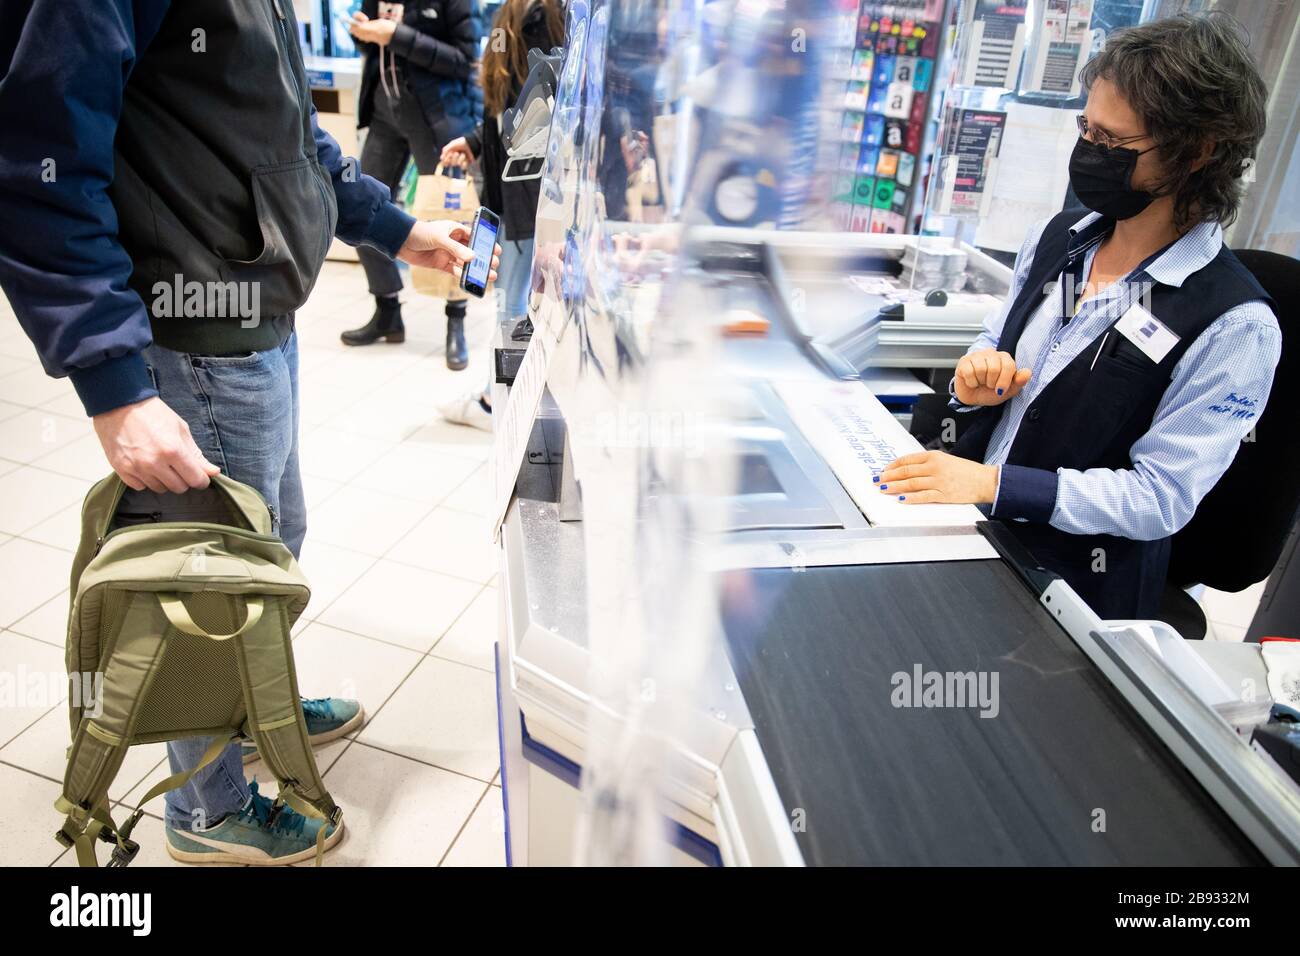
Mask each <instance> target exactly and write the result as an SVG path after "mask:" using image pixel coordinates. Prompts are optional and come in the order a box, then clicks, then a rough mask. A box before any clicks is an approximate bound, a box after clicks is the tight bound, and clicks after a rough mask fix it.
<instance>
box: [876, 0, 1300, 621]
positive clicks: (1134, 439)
mask: <svg viewBox="0 0 1300 956" xmlns="http://www.w3.org/2000/svg"><path fill="white" fill-rule="evenodd" d="M1083 82H1084V85H1085V87H1086V88H1087V90H1088V103H1087V108H1086V109H1085V110H1084V112H1083V114H1082V115H1081V116H1080V117H1079V134H1080V138H1079V141H1078V143H1077V144H1076V145H1075V147H1074V152H1073V154H1072V156H1071V158H1070V183H1071V186H1072V188H1073V190H1074V194H1075V196H1077V197H1078V199H1079V201H1080V202H1081V203H1082V204H1083V205H1084V206H1086V207H1087V208H1088V209H1089V210H1091V212H1087V214H1086V215H1084V214H1081V213H1083V212H1084V211H1083V210H1079V209H1074V210H1069V211H1067V212H1065V213H1061V214H1059V215H1057V216H1056V217H1055V218H1053V219H1051V220H1049V221H1048V222H1046V223H1043V224H1041V225H1039V226H1037V227H1035V228H1034V229H1033V230H1032V231H1031V233H1030V235H1029V237H1028V238H1027V240H1026V242H1025V244H1024V246H1023V247H1022V248H1021V250H1020V254H1019V256H1018V257H1017V259H1016V265H1015V278H1014V280H1013V283H1012V288H1011V292H1010V294H1009V295H1008V299H1007V304H1006V305H1005V306H1004V308H1003V309H1002V310H1001V311H1000V312H999V313H997V314H995V315H993V316H991V317H990V319H989V320H988V321H987V322H986V323H985V326H984V329H983V332H982V334H981V335H980V337H979V338H978V339H977V340H976V342H975V344H974V345H973V346H972V347H971V349H970V351H969V352H967V354H966V355H965V356H964V357H963V358H962V360H961V362H960V363H959V364H958V366H957V371H956V375H955V376H954V378H953V380H952V383H951V385H950V390H951V392H952V406H953V408H954V409H956V411H957V412H958V414H960V415H963V416H969V421H966V422H964V423H963V424H964V425H965V426H966V427H965V429H964V431H963V432H962V434H961V437H960V438H959V439H958V441H957V444H956V446H955V447H954V448H953V453H952V454H945V453H943V452H922V453H919V454H914V455H905V456H903V457H902V458H899V459H898V460H897V461H895V462H893V463H892V464H890V465H889V466H888V467H887V468H886V469H885V470H884V471H883V472H882V473H881V474H880V476H879V477H878V478H877V481H878V483H879V486H880V491H881V493H882V494H888V495H894V496H896V497H897V498H898V499H899V500H900V501H906V502H908V503H917V504H923V503H926V502H964V503H972V504H978V505H986V506H991V514H992V516H993V517H995V518H999V519H1003V520H1005V521H1006V523H1007V525H1008V527H1010V528H1011V529H1012V530H1013V531H1014V532H1015V533H1016V536H1017V537H1018V538H1020V539H1021V541H1022V542H1023V543H1024V544H1025V545H1026V547H1028V549H1029V550H1030V551H1031V552H1032V553H1033V554H1034V556H1035V557H1036V558H1037V559H1038V560H1039V561H1040V562H1041V563H1042V564H1043V565H1045V566H1046V567H1048V568H1050V569H1052V570H1053V571H1055V572H1057V573H1058V574H1060V575H1061V576H1062V577H1064V578H1065V579H1066V581H1067V582H1068V583H1069V584H1070V585H1071V586H1072V587H1073V588H1074V589H1075V590H1076V591H1077V592H1079V594H1080V595H1081V596H1082V597H1083V598H1084V600H1086V601H1087V602H1088V603H1089V604H1090V605H1091V606H1092V608H1093V610H1094V611H1096V613H1097V614H1099V615H1100V616H1101V617H1102V618H1111V619H1114V618H1134V617H1138V618H1155V617H1158V616H1159V610H1160V596H1161V592H1162V590H1163V588H1164V585H1165V576H1166V570H1167V567H1168V561H1169V542H1170V536H1171V535H1173V534H1174V533H1175V532H1177V531H1178V530H1179V529H1180V528H1182V527H1183V526H1184V525H1185V524H1186V523H1187V522H1188V521H1189V520H1190V519H1191V517H1192V515H1193V514H1194V513H1195V511H1196V507H1197V505H1198V504H1199V503H1200V501H1201V499H1202V498H1203V497H1204V496H1205V495H1206V493H1207V492H1209V490H1210V489H1211V488H1213V487H1214V484H1215V483H1216V482H1217V481H1218V480H1219V478H1220V477H1221V476H1222V475H1223V473H1224V472H1225V471H1226V470H1227V468H1228V466H1229V465H1230V464H1231V463H1232V460H1233V457H1234V456H1235V455H1236V453H1237V449H1238V448H1239V447H1240V444H1241V442H1242V441H1243V440H1244V439H1246V438H1247V437H1248V436H1249V434H1250V432H1251V429H1252V427H1253V424H1254V422H1255V420H1256V419H1257V418H1258V417H1259V415H1260V413H1261V412H1262V411H1263V409H1264V403H1265V402H1266V400H1267V399H1268V393H1269V389H1270V387H1271V385H1272V380H1273V370H1274V368H1275V367H1276V365H1277V362H1278V358H1279V355H1280V351H1281V341H1282V336H1281V331H1280V329H1279V327H1278V323H1277V319H1276V318H1275V317H1274V314H1273V309H1272V303H1271V301H1270V300H1269V298H1268V295H1267V294H1266V293H1265V292H1264V290H1263V289H1262V288H1261V287H1260V286H1259V284H1258V283H1257V282H1256V281H1255V279H1254V278H1253V277H1252V276H1251V274H1250V273H1249V272H1248V271H1246V269H1245V268H1244V267H1243V266H1242V265H1241V263H1240V262H1239V261H1238V260H1237V258H1236V257H1235V256H1234V255H1233V254H1232V252H1231V251H1229V249H1228V247H1227V246H1226V245H1224V241H1223V227H1224V226H1227V225H1228V224H1230V223H1231V222H1232V220H1233V218H1234V217H1235V215H1236V212H1237V206H1238V203H1239V201H1240V197H1241V190H1242V186H1243V174H1244V173H1245V172H1246V171H1247V170H1248V169H1249V166H1250V163H1251V161H1252V160H1253V157H1254V155H1255V147H1256V145H1257V144H1258V143H1259V141H1260V138H1261V137H1262V136H1263V133H1264V103H1265V96H1266V94H1265V88H1264V84H1263V82H1262V81H1261V80H1260V77H1259V74H1258V72H1257V71H1256V69H1255V66H1254V63H1253V61H1252V59H1251V56H1250V53H1249V51H1248V49H1247V45H1246V39H1245V37H1244V35H1243V32H1242V30H1241V28H1240V26H1239V25H1238V24H1237V23H1236V21H1235V20H1232V19H1231V18H1230V17H1228V16H1226V15H1223V14H1211V15H1204V16H1180V17H1174V18H1170V19H1166V20H1160V21H1156V22H1153V23H1149V24H1146V25H1144V26H1139V27H1136V28H1134V29H1131V30H1127V31H1125V32H1123V33H1120V34H1117V35H1114V36H1112V37H1111V39H1110V41H1109V42H1108V44H1107V46H1106V48H1105V50H1104V51H1103V52H1102V53H1100V54H1098V55H1097V56H1096V57H1094V58H1093V59H1092V60H1091V61H1090V62H1089V63H1088V64H1087V65H1086V66H1085V67H1084V70H1083ZM1259 492H1260V493H1261V494H1267V493H1268V489H1266V488H1261V489H1259ZM1225 560H1230V556H1225Z"/></svg>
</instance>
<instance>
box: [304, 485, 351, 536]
mask: <svg viewBox="0 0 1300 956" xmlns="http://www.w3.org/2000/svg"><path fill="white" fill-rule="evenodd" d="M342 487H343V482H341V481H335V480H334V479H333V478H322V477H321V476H320V475H309V474H306V473H305V472H304V473H303V476H302V494H303V500H304V501H305V502H306V504H307V517H308V524H307V527H308V531H309V532H310V529H311V515H312V513H313V512H314V511H315V510H316V509H317V508H319V507H320V506H321V505H322V504H324V503H325V499H327V498H328V497H329V496H330V495H332V494H334V492H336V491H338V490H339V489H340V488H342Z"/></svg>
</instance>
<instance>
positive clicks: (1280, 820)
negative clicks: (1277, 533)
mask: <svg viewBox="0 0 1300 956" xmlns="http://www.w3.org/2000/svg"><path fill="white" fill-rule="evenodd" d="M807 238H808V237H806V236H801V235H790V236H782V235H780V234H771V233H768V234H766V236H765V238H763V239H760V238H759V237H758V236H756V235H753V234H749V233H747V232H745V231H739V230H737V231H728V230H705V231H703V233H702V234H701V235H699V236H697V237H696V239H695V240H694V243H693V247H694V254H693V255H691V256H688V259H689V260H690V262H691V264H690V265H689V266H688V268H690V269H695V270H697V271H698V275H697V277H696V284H697V287H698V294H699V295H701V296H705V297H707V296H708V295H709V294H710V290H725V292H726V301H727V302H728V303H730V306H731V307H732V308H744V309H747V310H752V311H755V312H759V313H761V314H762V315H764V316H766V317H768V318H769V319H770V326H769V331H768V334H766V335H763V336H755V337H742V338H736V339H733V340H729V341H728V343H727V347H726V350H725V352H726V357H727V361H728V363H729V367H728V368H727V369H726V370H725V373H724V374H725V375H726V376H727V377H732V378H734V379H736V380H737V381H741V382H743V383H744V387H743V390H744V392H745V394H747V396H748V398H747V400H746V405H745V407H744V408H733V409H732V410H731V418H732V419H733V421H735V422H736V437H735V441H734V448H735V454H736V456H737V458H738V460H737V462H736V472H737V475H738V482H737V487H736V493H735V495H734V500H732V501H731V502H729V505H728V509H727V515H728V519H727V521H728V524H727V528H726V530H725V534H724V535H723V536H722V537H721V539H720V540H718V541H717V542H716V545H715V547H714V548H713V549H712V551H711V554H712V558H711V560H712V562H713V565H714V566H713V568H712V569H711V570H712V574H714V575H715V576H716V580H717V583H718V593H719V595H720V609H719V621H720V625H721V626H720V628H719V633H718V634H717V639H716V641H715V642H714V643H713V644H712V646H711V647H710V648H709V649H708V654H707V658H708V659H707V663H706V665H705V667H704V670H703V676H702V678H701V679H700V680H699V682H698V683H697V685H696V697H697V699H696V700H695V706H694V710H693V712H692V713H691V714H690V715H689V717H687V718H684V719H683V720H682V722H681V726H682V728H683V733H682V734H681V736H680V739H677V740H675V741H674V742H673V746H674V747H675V748H676V752H677V759H676V760H675V761H674V764H673V766H674V768H675V769H674V775H673V779H672V780H671V781H668V782H666V783H665V785H664V786H663V794H664V799H663V801H662V803H663V813H664V815H665V819H666V821H667V825H666V827H665V829H664V834H665V837H664V839H665V841H666V842H667V843H668V844H669V845H670V849H668V850H667V851H666V856H665V857H664V859H666V860H669V861H672V862H677V863H682V864H698V863H703V864H707V865H720V864H721V865H801V864H808V865H845V864H941V865H989V864H1028V865H1059V864H1071V865H1143V866H1146V865H1188V864H1197V865H1244V864H1258V863H1266V862H1268V863H1282V864H1286V863H1290V864H1294V863H1300V788H1297V787H1296V786H1295V784H1294V782H1293V781H1291V780H1290V779H1288V778H1287V777H1286V775H1285V774H1282V773H1279V772H1278V771H1277V769H1276V768H1275V767H1273V766H1270V765H1269V763H1268V762H1267V760H1266V759H1265V758H1262V757H1261V756H1260V755H1259V754H1258V753H1257V752H1255V751H1254V750H1252V748H1251V747H1250V746H1249V744H1248V742H1247V740H1246V738H1245V737H1244V736H1242V735H1240V734H1238V733H1237V731H1236V730H1234V728H1233V726H1232V724H1231V723H1230V722H1229V720H1228V719H1225V713H1226V711H1225V710H1224V709H1223V708H1220V709H1218V710H1216V708H1215V707H1214V706H1213V705H1212V703H1211V701H1213V700H1215V698H1214V697H1213V694H1212V693H1207V692H1206V691H1205V687H1206V686H1207V683H1209V684H1213V683H1214V682H1215V681H1216V680H1217V681H1220V682H1224V683H1221V684H1219V685H1217V686H1219V687H1220V689H1222V688H1223V687H1225V686H1229V685H1230V686H1234V687H1235V686H1238V685H1239V682H1240V680H1242V679H1243V678H1244V677H1245V676H1246V675H1247V673H1248V672H1249V674H1250V676H1253V677H1254V678H1255V679H1256V680H1257V681H1258V686H1260V687H1263V686H1264V680H1263V673H1262V666H1261V665H1259V664H1258V661H1257V654H1256V660H1255V662H1253V663H1252V662H1251V661H1250V660H1249V659H1248V655H1243V654H1240V653H1238V654H1234V653H1232V651H1233V650H1234V649H1233V648H1228V647H1219V646H1215V645H1213V644H1208V643H1207V644H1206V645H1205V646H1204V648H1200V647H1197V646H1196V645H1194V644H1188V643H1186V642H1182V640H1181V638H1178V637H1177V635H1176V634H1174V635H1172V637H1171V635H1170V634H1168V633H1158V631H1159V629H1160V628H1161V627H1163V626H1162V625H1139V624H1129V623H1125V622H1109V623H1108V622H1103V621H1101V620H1099V619H1098V618H1097V617H1096V616H1095V615H1094V614H1093V613H1092V612H1091V611H1090V609H1089V608H1088V607H1087V606H1086V605H1085V604H1084V603H1083V602H1082V601H1081V600H1080V599H1079V598H1078V597H1077V596H1076V595H1075V594H1074V593H1073V592H1072V591H1071V589H1070V588H1069V587H1068V586H1066V585H1065V584H1064V582H1063V581H1061V580H1060V579H1059V578H1057V577H1056V576H1055V575H1053V574H1052V573H1051V572H1048V571H1046V570H1045V569H1043V568H1041V567H1039V566H1037V564H1036V563H1035V562H1034V561H1033V559H1032V557H1030V556H1029V555H1028V554H1027V553H1026V552H1024V551H1023V550H1021V549H1020V548H1018V546H1017V545H1016V542H1015V541H1014V539H1011V538H1010V536H1008V535H1006V534H1005V532H1003V531H1001V530H1000V528H999V526H998V524H997V523H996V522H990V521H986V520H984V517H983V515H982V514H981V513H980V512H979V511H978V510H977V509H975V508H973V507H967V506H921V507H908V506H905V505H899V504H897V503H895V502H893V501H892V500H890V499H888V498H886V496H883V495H880V494H879V493H878V492H877V491H875V489H874V488H872V487H871V486H870V484H869V480H868V481H867V482H866V483H865V488H864V487H863V485H864V482H863V480H862V475H863V474H869V469H870V468H871V467H872V466H873V465H878V464H883V463H884V462H886V461H888V460H891V459H892V457H894V456H896V455H899V454H905V453H907V452H909V451H913V450H918V449H919V446H917V445H916V444H915V442H914V441H913V440H912V439H911V438H910V436H909V435H907V433H906V431H905V430H904V429H903V428H902V427H901V426H899V425H898V423H897V421H896V420H895V419H894V418H893V417H892V416H891V415H890V413H889V412H888V410H887V409H886V408H885V407H884V406H883V405H882V404H881V403H880V402H878V401H877V400H876V399H875V397H874V396H873V395H872V394H871V393H870V391H869V390H868V388H867V387H866V385H865V384H864V383H863V382H862V381H860V380H855V379H854V378H853V377H852V371H851V370H848V369H846V366H848V365H853V364H854V362H855V361H862V362H863V365H864V367H865V366H866V365H867V364H869V362H868V360H869V359H870V353H869V351H868V352H866V353H859V352H857V351H854V349H856V348H857V345H858V344H859V343H858V342H857V341H854V340H849V341H850V345H849V346H847V347H846V346H845V344H844V343H845V341H846V339H845V337H844V336H843V335H842V334H840V331H841V328H842V327H846V326H851V325H852V324H853V323H854V322H855V321H856V322H857V323H858V325H859V326H860V325H862V324H863V323H862V322H861V321H860V316H858V315H856V314H855V315H854V316H846V321H845V322H843V323H842V325H841V327H837V324H838V323H831V324H829V326H828V327H824V326H825V325H826V324H825V323H818V322H806V321H801V320H800V318H799V317H798V316H797V315H796V314H795V313H794V310H793V309H792V307H791V302H790V299H791V294H792V293H793V292H794V291H795V290H812V292H807V291H804V292H803V294H805V295H809V296H810V297H811V296H820V297H825V298H826V299H829V298H830V297H833V296H835V295H840V296H841V297H842V301H841V302H840V303H839V304H840V308H839V310H833V311H830V312H826V311H825V310H824V309H823V308H822V306H821V305H820V303H821V302H823V301H824V299H816V300H814V301H816V302H817V303H819V304H818V305H816V306H813V307H810V308H808V309H807V314H811V315H826V314H829V315H834V316H841V315H845V310H847V309H848V308H851V307H852V302H851V301H850V298H851V297H850V296H848V295H847V293H845V292H844V291H843V290H844V289H846V288H848V287H849V283H848V281H847V279H846V275H848V273H844V274H841V275H840V276H839V279H838V283H839V287H835V283H831V282H829V281H828V280H827V276H828V275H829V274H830V273H829V272H828V270H827V268H826V265H827V262H826V259H827V257H830V258H831V259H834V260H835V261H837V262H845V263H850V264H851V269H850V271H851V272H852V274H856V275H862V274H866V269H867V268H870V269H873V270H876V271H879V272H882V273H888V272H889V265H888V263H890V262H892V261H895V260H896V258H897V254H898V252H899V248H898V247H899V246H901V245H902V244H904V243H905V242H907V241H908V239H907V237H872V238H871V239H870V240H868V241H865V242H859V243H853V242H852V241H850V240H849V239H848V238H847V237H844V236H836V237H834V241H833V242H830V241H828V242H825V243H816V242H814V243H812V244H809V243H808V242H807V241H806V240H807ZM911 241H915V240H911ZM890 246H892V249H890ZM885 249H889V251H890V253H892V254H889V253H885V252H882V250H885ZM852 270H858V271H856V272H854V271H852ZM864 298H865V297H863V296H858V297H857V301H858V303H859V304H861V300H862V299H864ZM702 307H703V308H704V309H705V310H706V311H707V310H708V308H709V303H707V302H705V303H702ZM866 307H867V308H873V307H874V306H873V305H872V304H870V303H868V304H867V306H866ZM507 341H508V340H507V339H504V338H503V340H502V343H503V344H505V343H506V342H507ZM495 388H496V395H495V396H494V406H495V407H503V406H504V403H505V402H506V400H507V396H508V386H506V385H505V384H500V383H499V384H498V385H496V386H495ZM498 403H500V404H498ZM845 436H850V437H849V438H848V440H847V442H846V441H845ZM568 446H569V443H568V442H567V441H566V423H565V421H564V419H563V417H562V415H561V412H560V409H559V407H557V405H556V404H555V402H553V401H551V400H550V399H549V397H547V398H544V399H543V401H542V405H541V409H540V411H539V413H538V415H537V418H536V420H535V422H534V424H533V427H532V432H531V438H530V441H529V446H528V452H527V455H526V460H525V462H524V464H523V465H522V467H521V469H520V472H519V478H518V485H517V489H516V495H515V499H514V501H513V503H512V504H511V505H510V507H509V511H508V512H507V514H506V517H505V520H504V523H503V526H502V532H501V543H502V552H501V578H500V581H501V583H500V589H499V592H500V595H501V628H500V639H499V643H498V647H497V682H498V703H499V713H500V725H501V745H502V785H503V792H504V798H505V802H506V807H507V842H508V848H509V849H508V854H509V859H510V862H511V863H512V864H514V865H559V864H566V863H569V862H571V861H572V859H573V847H574V835H575V832H576V827H577V821H578V819H579V816H580V814H581V812H582V799H581V795H580V791H579V789H578V788H579V785H580V779H581V775H582V772H583V766H584V760H585V759H586V754H585V741H586V732H587V731H586V728H587V721H588V714H589V708H590V707H591V706H592V700H591V695H590V694H589V684H588V682H589V680H590V674H591V664H592V662H591V660H590V656H589V653H588V646H589V641H590V637H591V635H590V634H589V632H588V627H587V606H588V602H587V597H588V595H587V594H586V573H585V569H586V568H587V562H586V556H585V546H584V535H583V528H582V522H581V520H580V515H581V505H580V502H575V500H574V499H575V497H580V489H578V488H576V487H575V486H574V484H573V482H572V480H571V477H570V468H569V467H568V465H571V463H567V464H566V461H565V456H566V453H567V451H568ZM850 449H852V453H851V454H850V453H849V450H850ZM864 464H865V466H866V471H863V465H864ZM855 468H856V469H857V470H858V475H857V477H855ZM573 519H577V520H573ZM664 597H665V599H670V598H669V596H666V595H665V596H664ZM1201 650H1204V651H1206V652H1208V653H1206V654H1204V655H1200V654H1198V651H1201ZM1247 650H1248V649H1247ZM1251 668H1256V669H1257V670H1258V672H1257V673H1256V672H1254V671H1252V670H1251ZM900 675H901V676H900ZM935 675H949V677H948V678H947V679H948V680H949V681H951V680H952V677H951V676H950V675H959V679H965V675H969V679H967V680H966V683H965V685H964V687H965V688H966V689H967V690H968V691H970V692H971V694H972V699H971V700H968V701H966V706H928V705H927V704H926V703H925V700H924V699H923V698H924V695H925V693H926V691H925V688H926V687H932V686H933V682H934V681H935V679H936V676H935ZM992 675H996V681H997V683H996V684H995V685H994V687H993V698H995V703H988V701H986V703H987V706H985V707H983V708H981V707H979V706H976V702H975V701H974V699H973V695H974V688H975V687H976V686H977V682H978V681H980V680H987V679H991V677H992ZM1198 682H1199V683H1198ZM985 689H986V690H987V687H986V688H985ZM936 692H937V691H936ZM900 694H901V695H902V697H905V698H908V699H907V700H906V701H905V702H904V703H902V704H901V705H900ZM936 700H937V698H936ZM1219 702H1220V703H1221V702H1222V701H1221V700H1220V701H1219ZM947 703H951V701H947ZM990 708H994V709H995V710H996V712H995V713H990V712H989V711H990ZM1266 710H1267V705H1266V704H1265V712H1266ZM1228 716H1231V715H1228ZM1257 717H1258V713H1257Z"/></svg>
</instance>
